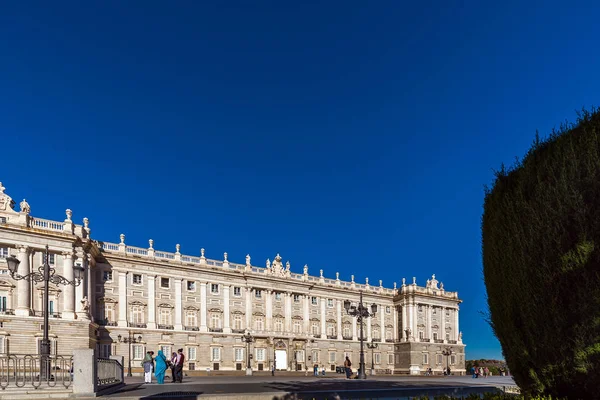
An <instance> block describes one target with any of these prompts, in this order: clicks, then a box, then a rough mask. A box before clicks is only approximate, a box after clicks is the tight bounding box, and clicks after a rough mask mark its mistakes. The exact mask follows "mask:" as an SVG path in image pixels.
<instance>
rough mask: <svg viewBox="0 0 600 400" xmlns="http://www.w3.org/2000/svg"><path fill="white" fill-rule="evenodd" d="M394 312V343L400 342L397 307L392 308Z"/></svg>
mask: <svg viewBox="0 0 600 400" xmlns="http://www.w3.org/2000/svg"><path fill="white" fill-rule="evenodd" d="M392 311H393V314H392V315H393V318H392V319H393V321H394V333H393V336H392V338H393V339H394V342H397V341H398V309H397V308H396V306H392Z"/></svg>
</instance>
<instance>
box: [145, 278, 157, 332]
mask: <svg viewBox="0 0 600 400" xmlns="http://www.w3.org/2000/svg"><path fill="white" fill-rule="evenodd" d="M147 279H148V329H156V276H155V275H148V277H147Z"/></svg>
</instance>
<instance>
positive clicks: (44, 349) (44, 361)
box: [6, 245, 83, 380]
mask: <svg viewBox="0 0 600 400" xmlns="http://www.w3.org/2000/svg"><path fill="white" fill-rule="evenodd" d="M49 254H50V253H49V250H48V246H47V245H46V252H45V254H44V264H43V265H42V266H40V267H39V268H38V270H37V271H33V272H30V273H28V274H27V275H20V274H19V273H17V269H18V267H19V264H20V263H21V262H20V261H19V259H18V258H16V257H14V256H10V257H8V258H7V259H6V263H7V264H8V270H9V271H10V276H11V277H12V278H13V279H14V280H17V281H20V280H22V279H25V280H27V281H29V282H44V300H43V304H42V306H43V311H44V337H43V338H42V341H41V342H40V379H46V380H48V379H50V377H51V376H50V339H48V329H49V327H50V324H49V322H48V317H49V312H48V304H49V301H48V289H49V284H50V282H52V283H53V284H55V285H71V286H79V285H80V284H81V281H82V279H83V267H80V266H75V267H73V277H74V279H73V280H72V281H70V280H68V279H66V278H65V277H63V276H60V275H56V270H55V269H54V268H52V267H50V264H49V262H48V258H49Z"/></svg>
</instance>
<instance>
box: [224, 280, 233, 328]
mask: <svg viewBox="0 0 600 400" xmlns="http://www.w3.org/2000/svg"><path fill="white" fill-rule="evenodd" d="M229 290H230V289H229V285H223V333H231V326H230V319H231V315H230V313H229Z"/></svg>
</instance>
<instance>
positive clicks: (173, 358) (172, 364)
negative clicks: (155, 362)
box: [169, 352, 177, 383]
mask: <svg viewBox="0 0 600 400" xmlns="http://www.w3.org/2000/svg"><path fill="white" fill-rule="evenodd" d="M169 368H170V369H171V383H175V378H176V376H175V370H176V369H177V353H175V352H173V354H171V359H170V360H169Z"/></svg>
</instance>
